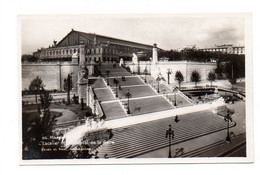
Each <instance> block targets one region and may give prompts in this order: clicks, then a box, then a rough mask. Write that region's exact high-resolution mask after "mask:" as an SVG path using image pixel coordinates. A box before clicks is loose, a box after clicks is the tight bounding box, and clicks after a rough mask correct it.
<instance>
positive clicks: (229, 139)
mask: <svg viewBox="0 0 260 175" xmlns="http://www.w3.org/2000/svg"><path fill="white" fill-rule="evenodd" d="M224 120H225V121H226V122H227V137H226V141H227V142H230V141H231V138H230V135H229V122H230V121H231V122H232V121H233V119H232V118H231V116H230V111H229V110H228V111H227V115H226V116H225V117H224Z"/></svg>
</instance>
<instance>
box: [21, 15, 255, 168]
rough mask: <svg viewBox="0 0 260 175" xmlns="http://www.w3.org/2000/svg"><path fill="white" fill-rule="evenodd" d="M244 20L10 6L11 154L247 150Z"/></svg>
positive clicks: (208, 158) (238, 157)
mask: <svg viewBox="0 0 260 175" xmlns="http://www.w3.org/2000/svg"><path fill="white" fill-rule="evenodd" d="M250 20H251V16H250V14H245V13H243V14H239V13H234V14H232V13H230V14H229V13H223V14H221V13H218V14H214V13H211V14H168V15H167V14H163V15H162V14H158V15H156V14H142V15H137V14H132V15H131V14H122V15H113V14H110V15H103V14H91V15H90V14H86V15H84V14H81V15H66V14H64V15H47V14H46V15H19V16H18V39H19V46H18V47H19V49H20V50H19V52H20V54H19V56H18V57H19V58H18V59H19V61H20V70H21V75H20V77H21V78H20V80H21V81H20V92H21V97H20V103H21V110H20V116H19V124H20V126H21V127H20V131H19V133H20V141H19V144H20V145H19V149H20V153H21V156H20V159H21V164H34V163H37V162H38V163H39V162H40V163H42V164H49V163H50V162H49V161H53V160H54V161H55V163H57V164H62V163H63V162H65V163H66V162H70V163H72V164H74V162H76V163H78V162H80V163H83V164H99V163H101V162H102V163H103V164H106V163H111V162H112V163H119V164H120V163H131V162H133V161H134V162H143V163H149V162H150V163H151V162H153V163H177V162H182V163H194V162H204V163H212V162H252V154H253V149H252V142H253V136H252V126H251V123H252V119H253V116H252V111H251V110H250V109H252V103H251V102H252V96H253V94H252V72H251V71H252V69H251V67H252V53H251V50H252V45H251V43H250V41H251V38H250V37H251V35H250V32H251V30H250V29H251V23H250ZM73 161H74V162H73Z"/></svg>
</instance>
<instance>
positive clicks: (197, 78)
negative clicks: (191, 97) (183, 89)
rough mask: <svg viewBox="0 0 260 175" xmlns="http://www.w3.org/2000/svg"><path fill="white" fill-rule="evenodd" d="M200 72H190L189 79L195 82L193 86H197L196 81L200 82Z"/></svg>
mask: <svg viewBox="0 0 260 175" xmlns="http://www.w3.org/2000/svg"><path fill="white" fill-rule="evenodd" d="M200 80H201V79H200V74H199V72H197V71H196V70H195V71H193V72H192V73H191V76H190V81H191V82H194V83H195V87H197V83H198V82H200Z"/></svg>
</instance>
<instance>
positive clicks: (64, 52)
mask: <svg viewBox="0 0 260 175" xmlns="http://www.w3.org/2000/svg"><path fill="white" fill-rule="evenodd" d="M121 49H122V48H121ZM132 49H133V50H136V51H139V50H140V49H137V48H132ZM86 51H87V54H103V52H104V54H117V53H118V52H119V53H120V51H117V50H116V49H109V48H95V49H94V48H93V49H87V50H86ZM76 52H79V49H78V48H72V49H61V50H50V51H45V52H44V55H45V56H52V55H72V54H74V53H76ZM122 52H124V53H130V52H131V51H122Z"/></svg>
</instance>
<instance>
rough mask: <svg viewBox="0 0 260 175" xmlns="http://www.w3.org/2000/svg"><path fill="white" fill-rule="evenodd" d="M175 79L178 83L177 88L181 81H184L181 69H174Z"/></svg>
mask: <svg viewBox="0 0 260 175" xmlns="http://www.w3.org/2000/svg"><path fill="white" fill-rule="evenodd" d="M175 80H176V81H178V83H179V88H180V87H181V83H182V82H183V81H184V77H183V75H182V73H181V71H176V73H175Z"/></svg>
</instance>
